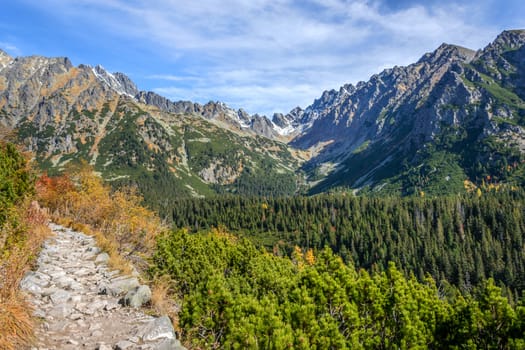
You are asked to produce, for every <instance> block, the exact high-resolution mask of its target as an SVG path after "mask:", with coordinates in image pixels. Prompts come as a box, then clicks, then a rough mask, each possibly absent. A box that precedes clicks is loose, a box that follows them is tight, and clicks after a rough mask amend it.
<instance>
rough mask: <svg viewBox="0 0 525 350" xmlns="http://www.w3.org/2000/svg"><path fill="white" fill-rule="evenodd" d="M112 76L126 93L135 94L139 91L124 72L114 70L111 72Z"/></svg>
mask: <svg viewBox="0 0 525 350" xmlns="http://www.w3.org/2000/svg"><path fill="white" fill-rule="evenodd" d="M113 76H114V77H115V79H117V81H118V82H119V83H120V85H121V86H122V87H123V88H124V91H126V93H127V94H128V95H132V96H136V95H137V94H138V93H139V89H138V88H137V85H135V83H134V82H133V81H132V80H131V79H130V78H129V77H128V76H127V75H125V74H124V73H120V72H116V73H113Z"/></svg>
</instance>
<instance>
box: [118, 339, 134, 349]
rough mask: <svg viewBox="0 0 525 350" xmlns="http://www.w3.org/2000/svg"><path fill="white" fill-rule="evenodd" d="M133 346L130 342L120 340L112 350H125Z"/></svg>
mask: <svg viewBox="0 0 525 350" xmlns="http://www.w3.org/2000/svg"><path fill="white" fill-rule="evenodd" d="M134 345H135V344H133V343H132V342H130V341H127V340H121V341H119V342H118V343H117V344H115V347H114V349H115V350H126V349H130V348H131V347H133V346H134Z"/></svg>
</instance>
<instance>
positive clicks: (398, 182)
mask: <svg viewBox="0 0 525 350" xmlns="http://www.w3.org/2000/svg"><path fill="white" fill-rule="evenodd" d="M524 44H525V31H506V32H503V33H502V34H501V35H499V36H498V37H497V38H496V40H495V41H494V42H493V43H491V44H489V45H488V46H487V47H486V48H484V49H483V50H479V51H477V52H476V51H472V50H469V49H465V48H462V47H458V46H454V45H448V44H443V45H441V46H440V47H439V48H438V49H436V50H435V51H434V52H431V53H428V54H425V55H424V56H423V57H421V59H420V60H419V61H418V62H416V63H414V64H411V65H409V66H406V67H394V68H392V69H387V70H385V71H383V72H381V73H380V74H377V75H374V76H372V77H371V79H370V80H369V81H368V82H360V83H358V84H357V85H356V86H353V85H350V84H349V85H345V86H342V87H341V88H340V89H339V90H338V91H336V90H332V91H326V92H324V93H323V95H322V96H321V97H320V98H319V99H317V100H316V101H315V102H314V103H313V104H312V105H311V106H309V107H308V108H306V109H305V110H304V111H303V112H302V115H301V116H300V118H301V120H303V121H305V122H308V123H311V124H312V125H311V127H310V128H307V129H306V130H305V131H304V132H303V133H302V134H301V135H299V136H298V137H296V138H295V139H294V140H293V141H292V142H291V145H293V146H295V147H298V148H302V149H311V150H316V153H317V156H316V157H314V158H313V159H312V160H311V162H310V163H309V164H308V167H309V168H308V169H309V171H310V174H312V178H315V177H316V176H317V178H318V179H320V180H322V181H321V182H320V183H318V185H317V187H316V188H315V189H314V191H321V190H325V189H327V188H330V187H333V186H348V187H351V188H368V189H373V190H376V191H377V190H383V191H385V190H390V191H393V192H396V193H403V194H409V193H413V192H414V191H418V190H429V191H432V192H438V193H439V192H440V191H443V190H447V191H448V192H450V190H451V189H452V190H453V191H454V192H455V191H458V190H460V189H461V187H462V182H463V180H465V179H467V178H470V179H472V180H478V181H479V180H481V178H483V177H486V176H491V178H492V179H493V180H495V181H504V180H510V179H512V178H513V175H517V176H519V177H521V170H520V169H518V168H520V167H519V166H518V165H519V164H520V163H521V160H522V153H523V151H524V150H525V129H524V126H525V119H524V116H525V102H524V100H525V94H524V86H525V85H524V83H523V82H524V70H525V64H524V60H525V46H524ZM509 166H510V168H512V169H510V168H509ZM327 174H328V176H327V177H324V176H325V175H327ZM516 181H518V180H516Z"/></svg>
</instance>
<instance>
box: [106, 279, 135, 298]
mask: <svg viewBox="0 0 525 350" xmlns="http://www.w3.org/2000/svg"><path fill="white" fill-rule="evenodd" d="M138 286H140V283H139V280H138V279H137V278H136V277H119V278H115V279H113V280H112V281H111V282H110V283H109V284H107V285H102V286H101V287H99V294H108V295H113V296H118V295H122V294H125V293H127V292H129V291H130V290H133V289H135V288H137V287H138ZM104 291H105V292H104Z"/></svg>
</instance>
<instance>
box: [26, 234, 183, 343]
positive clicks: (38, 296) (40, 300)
mask: <svg viewBox="0 0 525 350" xmlns="http://www.w3.org/2000/svg"><path fill="white" fill-rule="evenodd" d="M51 229H52V230H53V231H54V232H55V236H53V237H52V238H50V239H48V240H47V241H46V242H45V243H44V247H43V249H42V252H41V253H40V256H39V258H38V268H37V270H36V271H31V272H29V273H28V274H27V275H26V276H25V277H24V279H23V280H22V282H21V283H20V286H21V288H22V289H23V290H25V291H26V292H27V293H28V295H29V296H30V297H29V299H30V300H31V302H32V303H33V305H34V307H35V312H34V314H35V316H37V317H38V318H40V319H41V324H40V325H39V326H38V328H37V330H36V337H37V343H36V344H35V346H34V347H33V348H32V350H45V349H49V350H51V349H92V350H95V349H98V350H106V349H121V350H133V349H144V350H147V349H158V350H167V349H176V350H182V349H184V347H182V346H181V345H180V342H179V341H178V340H177V339H176V337H175V332H174V331H173V327H172V325H171V322H170V320H169V318H168V317H166V316H163V317H159V318H155V317H152V316H149V315H146V314H144V312H142V310H140V309H139V308H134V307H131V306H122V304H131V305H134V304H137V305H139V304H141V303H142V301H144V300H140V298H144V299H145V300H147V299H148V298H149V297H150V296H151V292H150V291H149V288H148V287H147V286H140V284H139V281H138V280H137V278H136V277H130V276H121V275H119V273H118V271H111V270H110V269H109V267H108V265H107V260H108V256H107V254H106V253H101V252H100V249H99V248H97V247H96V245H95V241H94V239H93V238H92V237H89V236H86V235H85V234H83V233H80V232H75V231H73V230H71V229H68V228H64V227H62V226H59V225H55V224H51ZM148 293H149V294H148ZM137 298H138V299H139V300H138V301H137Z"/></svg>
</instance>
